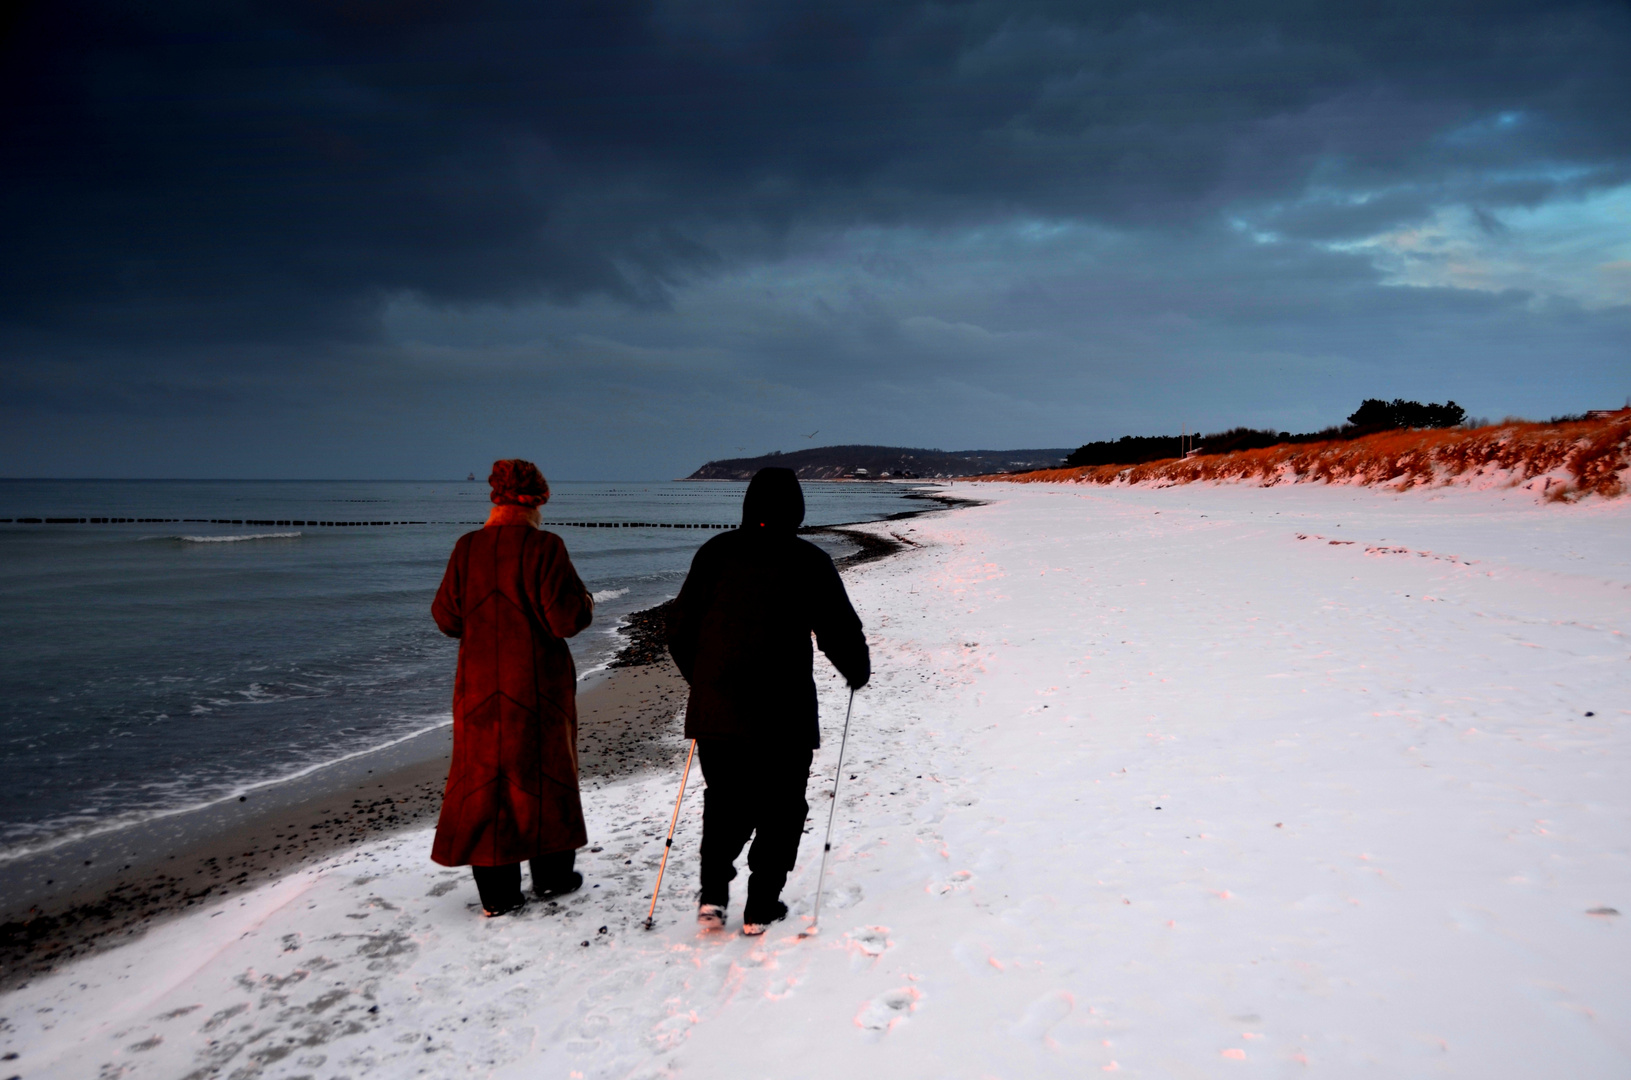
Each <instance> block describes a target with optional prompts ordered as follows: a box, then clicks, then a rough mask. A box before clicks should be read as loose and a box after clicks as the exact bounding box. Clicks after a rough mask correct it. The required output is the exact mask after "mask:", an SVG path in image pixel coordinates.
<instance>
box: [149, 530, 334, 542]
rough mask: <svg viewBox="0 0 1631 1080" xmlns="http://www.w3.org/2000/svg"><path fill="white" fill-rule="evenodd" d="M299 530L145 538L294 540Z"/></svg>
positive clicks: (219, 540)
mask: <svg viewBox="0 0 1631 1080" xmlns="http://www.w3.org/2000/svg"><path fill="white" fill-rule="evenodd" d="M301 535H303V534H301V533H297V532H275V533H235V534H233V535H231V536H144V537H142V539H143V540H177V541H180V542H181V543H183V544H232V543H236V542H238V541H240V540H293V539H295V538H296V537H299V536H301Z"/></svg>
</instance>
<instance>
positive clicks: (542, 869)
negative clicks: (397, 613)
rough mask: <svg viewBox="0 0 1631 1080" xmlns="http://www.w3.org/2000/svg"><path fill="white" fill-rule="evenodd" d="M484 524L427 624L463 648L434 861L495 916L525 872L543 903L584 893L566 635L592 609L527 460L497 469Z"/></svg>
mask: <svg viewBox="0 0 1631 1080" xmlns="http://www.w3.org/2000/svg"><path fill="white" fill-rule="evenodd" d="M487 482H488V483H489V484H491V485H492V488H493V493H492V500H493V502H494V504H495V505H494V507H493V510H492V513H491V514H490V515H489V517H488V518H487V524H486V526H485V527H483V528H481V529H478V530H476V531H475V532H470V533H466V534H464V535H463V536H461V537H459V540H458V543H456V544H455V545H454V547H453V555H452V557H451V558H449V559H448V561H447V573H446V574H445V575H443V577H442V586H441V588H440V589H438V590H437V591H436V600H435V602H434V603H433V604H432V605H431V609H430V610H431V616H432V617H433V618H434V619H435V620H436V625H437V626H438V627H440V628H441V630H442V633H444V634H446V635H448V636H449V637H455V638H458V639H459V665H458V671H457V674H456V675H455V676H454V680H453V763H452V767H451V768H450V769H449V771H448V776H447V787H446V789H445V790H444V792H443V794H442V812H441V816H440V817H439V818H438V819H437V822H436V840H435V843H434V845H433V846H432V847H431V853H430V857H431V859H433V860H434V861H436V862H438V863H440V864H441V865H443V866H468V867H470V868H471V871H472V872H473V873H474V875H475V878H476V890H477V892H478V893H479V894H480V896H481V906H482V908H483V909H484V910H485V911H486V912H487V914H488V915H503V914H505V913H506V912H509V911H513V910H515V909H516V908H518V907H520V906H521V905H522V904H523V903H524V902H525V898H524V897H523V896H522V894H521V863H523V862H528V861H530V863H531V870H532V889H533V892H534V894H536V895H537V896H539V897H540V898H544V899H547V898H549V897H551V896H557V895H560V894H561V893H568V892H571V891H573V890H574V889H577V888H578V887H580V886H581V885H582V884H583V875H582V874H579V873H577V872H576V871H575V870H573V869H572V864H573V861H574V859H575V858H576V854H577V849H578V848H580V847H582V846H583V845H585V844H587V843H588V842H589V838H588V833H587V830H586V829H585V827H584V823H583V805H582V803H581V802H580V801H579V798H578V715H577V701H576V690H577V670H576V668H575V667H574V665H573V663H572V654H571V653H570V652H568V651H567V647H566V641H565V639H566V638H569V637H571V636H573V635H574V634H576V633H577V632H578V631H580V630H582V629H583V628H584V627H586V626H588V625H589V621H590V619H591V618H592V615H593V609H594V600H593V598H591V597H590V595H589V591H588V590H587V589H585V588H584V587H583V582H582V581H581V580H579V578H578V572H577V570H576V569H574V568H573V566H572V560H571V559H570V558H568V556H567V554H566V545H565V544H563V543H562V542H561V538H560V537H558V536H556V535H555V534H554V533H551V532H545V531H544V530H542V529H540V528H539V527H538V507H539V506H541V505H543V504H544V503H545V502H546V501H547V500H548V499H549V484H548V483H547V482H546V481H545V480H544V477H543V474H542V473H540V472H539V471H538V467H537V466H536V465H534V464H532V462H530V461H522V460H520V459H509V460H504V461H495V462H494V463H493V473H492V475H491V476H489V477H488V478H487Z"/></svg>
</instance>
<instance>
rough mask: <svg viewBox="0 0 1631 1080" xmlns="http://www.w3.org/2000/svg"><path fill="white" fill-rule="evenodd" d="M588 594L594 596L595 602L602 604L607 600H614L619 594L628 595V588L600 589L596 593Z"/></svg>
mask: <svg viewBox="0 0 1631 1080" xmlns="http://www.w3.org/2000/svg"><path fill="white" fill-rule="evenodd" d="M589 595H590V596H593V597H594V599H595V603H597V604H604V603H605V602H606V601H608V600H616V599H617V598H618V597H619V596H627V595H629V590H627V589H602V590H600V591H599V592H597V593H590V594H589Z"/></svg>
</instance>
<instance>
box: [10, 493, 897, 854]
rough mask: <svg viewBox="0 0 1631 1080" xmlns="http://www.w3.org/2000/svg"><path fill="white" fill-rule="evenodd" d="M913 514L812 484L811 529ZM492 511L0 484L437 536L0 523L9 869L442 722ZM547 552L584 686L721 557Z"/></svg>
mask: <svg viewBox="0 0 1631 1080" xmlns="http://www.w3.org/2000/svg"><path fill="white" fill-rule="evenodd" d="M743 489H744V485H742V484H723V483H709V484H685V483H672V482H654V483H573V482H564V483H558V484H555V485H553V496H552V498H551V500H550V502H549V504H548V505H546V506H545V507H544V521H545V527H546V528H547V527H550V523H551V522H625V521H630V522H653V523H662V524H729V523H734V522H735V521H736V520H737V519H738V517H739V511H740V507H741V500H742V491H743ZM907 494H908V489H905V488H902V487H899V486H894V485H868V484H819V483H810V484H806V485H805V496H806V499H807V501H808V503H809V514H808V516H807V518H806V522H807V523H808V524H812V525H822V524H838V523H842V522H853V521H861V520H870V519H876V518H879V517H884V516H887V515H888V514H891V513H896V512H899V511H902V510H908V509H913V508H915V507H917V506H921V504H920V503H913V502H904V501H902V500H903V497H904V496H905V495H907ZM489 506H490V504H489V503H488V501H487V485H486V484H485V483H426V482H345V481H338V482H309V481H300V482H295V481H264V482H231V483H227V482H205V481H0V518H8V517H9V518H18V517H39V518H49V517H126V518H203V519H209V518H217V519H237V520H272V521H280V520H282V521H293V520H300V521H306V520H316V521H368V522H373V521H415V522H427V524H421V525H392V526H372V525H370V526H357V527H322V526H318V527H310V526H306V525H300V526H293V525H287V526H285V525H249V524H245V525H230V524H208V523H175V524H169V523H167V524H153V523H133V524H71V525H70V524H55V525H53V524H0V765H3V767H4V770H5V775H6V777H7V780H8V782H7V783H6V784H4V785H0V856H4V855H6V854H11V853H16V852H18V851H20V850H23V849H31V848H35V847H38V846H40V845H42V844H46V843H50V842H52V841H53V840H55V839H59V838H61V837H64V836H69V835H76V834H80V833H83V832H87V831H94V830H99V829H102V828H106V827H108V826H110V825H113V824H115V823H117V822H120V821H125V820H136V819H139V818H142V817H146V816H150V815H151V814H153V813H156V812H162V811H165V810H171V809H177V808H180V807H185V806H193V805H198V804H200V803H203V802H208V801H210V800H212V799H216V798H221V797H223V796H227V795H230V794H231V793H232V792H233V791H235V790H238V789H240V788H243V787H245V786H248V785H252V784H257V783H262V782H265V781H268V780H274V779H277V778H279V777H283V776H289V775H293V774H295V773H298V772H300V771H301V770H304V769H308V768H311V767H313V766H316V765H319V764H322V763H324V762H327V761H332V760H334V759H336V758H338V757H341V756H343V755H347V754H352V753H357V752H360V751H365V750H368V749H371V748H373V747H377V746H381V745H384V744H386V743H388V742H391V741H393V740H396V739H400V738H403V737H406V736H408V735H411V734H413V733H415V732H418V731H422V730H424V729H426V728H428V727H432V726H434V725H436V724H439V723H445V722H447V720H448V699H449V697H450V695H451V693H452V683H453V665H454V659H455V656H456V652H457V643H456V642H454V641H451V640H449V639H447V638H444V637H443V636H442V635H441V633H440V632H439V631H437V629H436V627H435V625H434V624H433V623H432V622H431V620H430V601H431V597H432V595H433V594H434V593H435V590H436V586H437V584H438V583H439V582H440V580H441V576H442V570H443V568H444V567H445V565H446V562H447V556H448V553H449V551H450V550H451V549H452V546H453V542H454V540H456V539H457V538H458V537H459V535H460V534H462V533H464V532H467V531H469V530H470V529H471V528H474V527H475V526H474V525H471V524H464V523H465V522H479V521H480V520H481V519H483V518H484V517H485V516H486V512H487V510H488V509H489ZM428 523H440V524H428ZM555 531H557V532H558V533H559V534H560V535H561V537H562V538H563V539H564V540H565V542H566V545H567V550H568V551H569V552H571V555H572V560H573V562H574V564H575V565H576V566H577V568H578V572H579V574H580V575H582V577H583V579H584V582H585V583H586V584H587V585H588V587H589V588H590V589H591V590H592V591H594V592H595V593H596V601H597V604H596V618H595V624H594V625H593V626H591V627H590V628H589V629H588V630H587V631H585V632H584V633H583V634H582V635H580V636H579V637H578V638H577V639H575V640H574V641H573V642H572V645H573V652H574V654H575V655H576V657H577V660H578V670H579V672H580V673H583V672H586V671H592V670H595V669H597V668H598V667H600V666H601V665H603V664H604V663H605V662H606V660H608V659H609V658H610V656H611V654H612V653H613V652H614V651H615V650H616V648H617V646H618V645H619V644H620V642H621V640H622V639H621V638H620V637H619V636H618V635H616V633H615V627H616V624H617V621H618V619H619V617H620V616H622V615H624V614H626V613H628V612H630V611H634V610H638V609H640V608H644V607H649V606H651V605H652V604H655V603H658V602H660V601H662V600H663V599H666V598H667V597H669V596H672V595H673V594H674V593H675V592H677V591H678V589H679V584H680V581H681V580H682V579H683V578H684V575H685V571H686V568H687V567H688V566H689V564H690V560H691V556H692V554H693V553H694V552H695V551H696V549H697V547H698V546H700V545H701V544H702V542H703V541H705V540H706V539H708V537H710V536H712V535H713V532H712V531H709V530H705V529H665V528H584V527H580V526H576V525H560V526H559V527H557V528H556V529H555ZM835 553H836V551H835Z"/></svg>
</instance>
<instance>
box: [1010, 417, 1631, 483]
mask: <svg viewBox="0 0 1631 1080" xmlns="http://www.w3.org/2000/svg"><path fill="white" fill-rule="evenodd" d="M1628 467H1631V409H1620V410H1618V411H1616V412H1612V413H1606V414H1602V415H1598V416H1594V417H1589V418H1586V419H1582V420H1572V421H1566V422H1563V423H1555V424H1536V423H1526V422H1521V421H1509V422H1506V423H1501V424H1495V425H1492V426H1490V427H1482V428H1470V429H1469V428H1439V429H1426V430H1403V431H1384V432H1380V433H1378V434H1376V435H1367V436H1365V437H1363V438H1359V439H1353V440H1351V441H1342V442H1319V443H1285V444H1282V445H1280V446H1271V447H1268V448H1267V449H1263V450H1241V451H1236V452H1234V453H1231V454H1216V455H1210V456H1197V457H1188V458H1168V459H1167V460H1165V461H1150V462H1146V463H1144V464H1142V465H1096V466H1084V467H1081V468H1064V469H1042V470H1039V471H1037V472H1030V473H1020V474H1016V475H1009V476H989V477H983V478H982V479H986V480H1004V481H1019V482H1021V483H1047V482H1053V483H1059V482H1070V483H1089V484H1114V483H1125V484H1148V485H1153V486H1165V485H1167V484H1191V483H1195V482H1197V481H1205V480H1211V481H1233V482H1243V481H1252V480H1255V481H1258V482H1260V483H1262V484H1264V485H1270V484H1281V483H1311V482H1314V481H1324V482H1326V483H1358V484H1392V485H1394V486H1396V487H1397V488H1398V489H1399V490H1401V491H1402V490H1406V489H1408V488H1412V487H1415V486H1417V485H1423V484H1455V483H1464V484H1465V483H1473V482H1476V481H1477V480H1478V478H1480V477H1487V478H1489V481H1490V482H1491V483H1492V484H1493V483H1505V484H1508V485H1517V484H1521V483H1523V482H1525V481H1527V480H1533V479H1535V478H1537V477H1542V476H1546V477H1548V480H1549V482H1548V483H1547V485H1546V488H1545V496H1546V498H1548V499H1550V500H1553V501H1571V500H1574V499H1579V498H1581V497H1583V496H1585V495H1600V496H1602V497H1604V498H1614V497H1615V496H1618V495H1622V494H1624V493H1625V490H1626V488H1625V480H1624V477H1623V475H1622V474H1623V473H1624V472H1625V470H1626V469H1627V468H1628ZM1559 471H1565V472H1566V473H1567V476H1568V479H1563V478H1561V477H1558V478H1557V479H1556V481H1555V482H1551V477H1552V476H1553V475H1555V474H1557V473H1558V472H1559Z"/></svg>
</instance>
